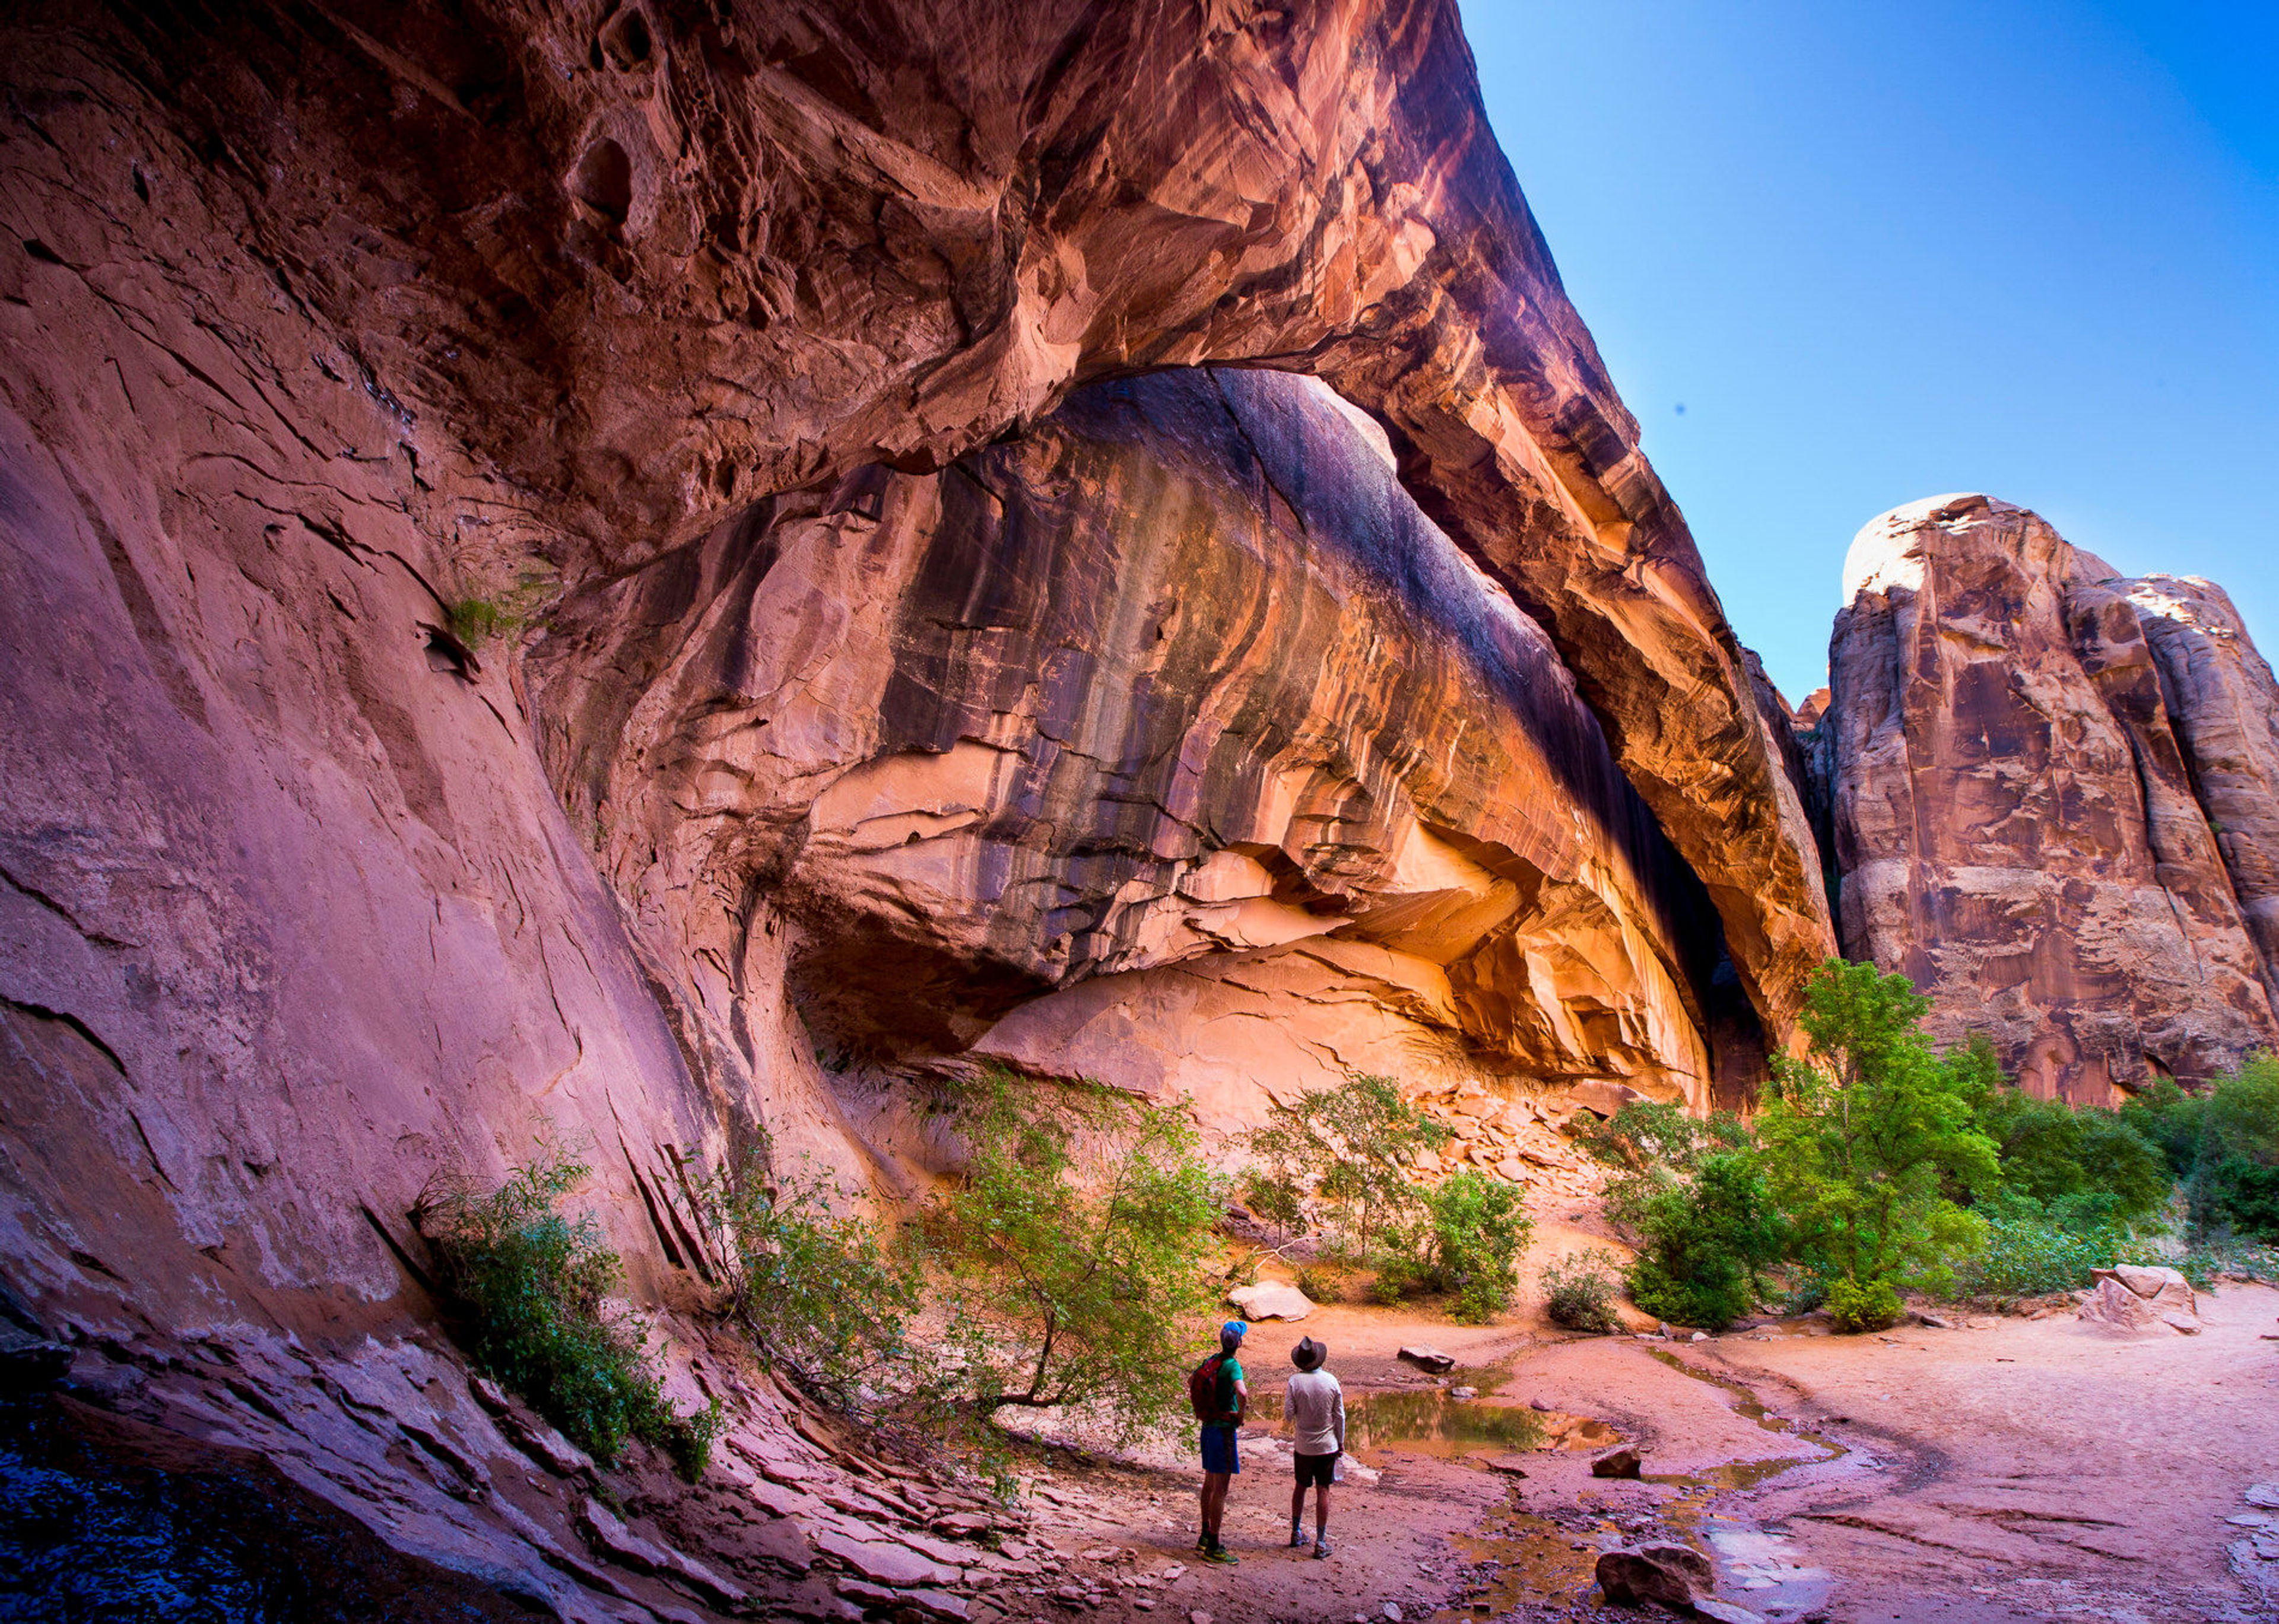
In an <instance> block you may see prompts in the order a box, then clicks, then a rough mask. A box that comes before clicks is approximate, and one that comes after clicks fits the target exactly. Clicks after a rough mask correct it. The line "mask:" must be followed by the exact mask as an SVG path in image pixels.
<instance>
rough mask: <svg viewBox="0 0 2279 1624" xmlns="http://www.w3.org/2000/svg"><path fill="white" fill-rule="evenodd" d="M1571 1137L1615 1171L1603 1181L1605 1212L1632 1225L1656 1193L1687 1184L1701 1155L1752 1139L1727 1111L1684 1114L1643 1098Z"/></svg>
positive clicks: (1697, 1168)
mask: <svg viewBox="0 0 2279 1624" xmlns="http://www.w3.org/2000/svg"><path fill="white" fill-rule="evenodd" d="M1576 1141H1577V1144H1579V1145H1582V1147H1583V1148H1584V1149H1585V1151H1587V1152H1588V1153H1590V1154H1591V1155H1592V1157H1593V1158H1595V1159H1596V1160H1597V1161H1600V1162H1601V1163H1602V1164H1604V1165H1605V1166H1606V1167H1607V1168H1608V1169H1609V1170H1610V1171H1611V1172H1612V1173H1613V1175H1614V1176H1613V1177H1612V1178H1611V1179H1609V1180H1608V1184H1607V1197H1606V1210H1607V1215H1608V1217H1610V1218H1612V1219H1613V1220H1614V1221H1615V1222H1616V1223H1620V1224H1627V1225H1629V1226H1630V1227H1631V1228H1632V1229H1636V1228H1638V1227H1639V1225H1640V1224H1641V1223H1643V1222H1644V1221H1645V1219H1646V1211H1647V1208H1648V1207H1649V1206H1650V1205H1651V1204H1652V1203H1653V1202H1654V1200H1655V1199H1656V1198H1657V1197H1661V1196H1664V1195H1669V1194H1672V1193H1682V1192H1683V1191H1685V1190H1687V1189H1689V1188H1690V1187H1691V1186H1692V1183H1693V1178H1694V1176H1695V1175H1696V1174H1697V1173H1698V1172H1699V1171H1700V1168H1701V1165H1702V1163H1703V1162H1704V1161H1707V1160H1708V1159H1709V1158H1710V1157H1712V1156H1715V1155H1716V1154H1718V1153H1721V1152H1725V1151H1733V1150H1739V1149H1743V1148H1745V1147H1746V1146H1747V1145H1750V1144H1751V1143H1752V1141H1751V1138H1750V1136H1749V1129H1748V1124H1746V1122H1742V1120H1741V1119H1740V1118H1739V1117H1738V1116H1736V1115H1733V1113H1731V1112H1730V1111H1717V1112H1714V1113H1712V1114H1711V1115H1708V1116H1706V1117H1700V1116H1688V1115H1686V1114H1685V1107H1684V1106H1682V1105H1679V1104H1677V1102H1675V1101H1668V1102H1658V1101H1653V1100H1644V1099H1633V1100H1631V1102H1630V1103H1629V1104H1627V1105H1625V1106H1623V1108H1622V1109H1621V1110H1619V1111H1617V1112H1615V1114H1614V1115H1613V1116H1612V1117H1611V1118H1609V1119H1608V1121H1606V1122H1600V1123H1598V1124H1596V1125H1594V1126H1592V1127H1588V1128H1585V1129H1584V1130H1582V1132H1580V1133H1579V1134H1577V1136H1576ZM1665 1207H1667V1204H1665Z"/></svg>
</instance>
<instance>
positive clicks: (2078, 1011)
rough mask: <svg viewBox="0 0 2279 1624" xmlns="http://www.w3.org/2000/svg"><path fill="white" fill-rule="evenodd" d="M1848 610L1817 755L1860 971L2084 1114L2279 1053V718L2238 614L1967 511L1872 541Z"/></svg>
mask: <svg viewBox="0 0 2279 1624" xmlns="http://www.w3.org/2000/svg"><path fill="white" fill-rule="evenodd" d="M1845 597H1846V599H1847V607H1846V608H1845V609H1844V610H1843V611H1842V613H1841V614H1840V615H1839V616H1838V620H1837V625H1836V632H1835V637H1834V640H1833V643H1832V645H1831V648H1830V685H1831V693H1830V698H1829V700H1828V701H1827V702H1826V708H1825V714H1824V716H1822V717H1821V718H1820V719H1819V720H1818V722H1817V724H1816V726H1815V729H1814V731H1813V732H1812V733H1811V734H1810V735H1809V736H1808V737H1807V747H1808V752H1809V755H1810V756H1811V759H1812V761H1813V763H1814V768H1813V770H1814V771H1815V773H1816V775H1817V776H1818V778H1819V780H1820V783H1821V785H1822V791H1821V799H1822V801H1824V804H1825V806H1826V808H1827V810H1826V816H1827V818H1828V820H1829V821H1828V828H1829V835H1830V839H1829V842H1828V844H1829V851H1830V867H1831V869H1832V871H1833V875H1834V888H1835V892H1836V896H1837V900H1838V917H1839V921H1840V928H1841V931H1842V935H1843V940H1844V945H1845V952H1846V954H1849V955H1851V956H1853V957H1859V958H1871V959H1873V960H1874V961H1876V963H1878V964H1881V965H1883V966H1884V968H1886V969H1899V970H1904V971H1906V972H1907V975H1908V976H1909V977H1912V978H1913V979H1914V980H1915V984H1916V985H1917V986H1919V987H1920V988H1922V991H1923V992H1926V993H1928V994H1930V997H1931V998H1932V1000H1933V1002H1934V1013H1933V1015H1932V1025H1933V1029H1934V1030H1935V1031H1937V1032H1938V1034H1939V1035H1941V1036H1942V1037H1944V1038H1948V1039H1960V1038H1963V1037H1966V1036H1968V1035H1970V1034H1973V1033H1982V1032H1983V1033H1984V1034H1985V1035H1986V1036H1988V1037H1989V1038H1991V1039H1992V1041H1993V1042H1994V1044H1995V1046H1996V1048H1997V1050H1998V1051H1999V1053H2000V1054H2001V1056H2002V1058H2003V1061H2004V1062H2005V1064H2006V1066H2007V1068H2008V1069H2010V1070H2011V1071H2012V1072H2013V1073H2014V1075H2016V1076H2019V1077H2020V1078H2021V1079H2022V1081H2023V1082H2024V1083H2025V1084H2027V1085H2028V1086H2029V1087H2030V1088H2033V1089H2035V1090H2036V1091H2037V1092H2043V1093H2045V1094H2057V1095H2060V1096H2062V1097H2064V1098H2067V1099H2073V1100H2075V1101H2076V1102H2079V1103H2087V1104H2099V1105H2102V1104H2107V1103H2110V1102H2111V1101H2112V1100H2113V1099H2114V1097H2115V1096H2114V1090H2115V1089H2116V1088H2133V1087H2137V1086H2140V1085H2142V1084H2145V1083H2146V1082H2148V1081H2150V1080H2151V1079H2152V1078H2153V1077H2155V1076H2175V1077H2178V1078H2181V1079H2184V1080H2186V1081H2199V1080H2204V1079H2206V1078H2207V1077H2208V1076H2213V1075H2214V1074H2215V1073H2217V1072H2220V1071H2222V1070H2225V1069H2229V1068H2230V1067H2232V1066H2235V1065H2237V1062H2238V1061H2239V1060H2240V1058H2241V1057H2242V1056H2243V1055H2244V1054H2245V1053H2248V1052H2249V1051H2251V1050H2252V1049H2254V1048H2257V1047H2261V1046H2269V1045H2271V1044H2272V1043H2274V1041H2275V1040H2279V1021H2275V1018H2274V1013H2273V1002H2272V989H2273V987H2274V985H2275V980H2274V977H2275V969H2279V960H2275V958H2274V956H2273V954H2272V952H2271V948H2272V908H2273V857H2274V854H2275V851H2279V846H2275V844H2274V839H2273V835H2274V828H2275V819H2279V799H2275V797H2274V794H2273V786H2274V782H2275V780H2274V767H2275V763H2279V692H2275V690H2274V688H2273V685H2272V678H2271V673H2270V670H2269V668H2268V667H2267V666H2266V665H2265V664H2264V663H2263V662H2262V660H2261V659H2260V656H2258V655H2257V654H2256V652H2255V649H2254V647H2253V645H2252V642H2250V641H2249V640H2248V639H2247V637H2246V634H2245V632H2244V628H2243V627H2242V626H2241V624H2240V623H2239V619H2238V616H2237V613H2236V612H2235V611H2234V610H2233V609H2232V608H2231V606H2230V603H2229V600H2227V599H2226V598H2225V597H2224V595H2223V594H2222V593H2221V590H2220V589H2218V588H2215V587H2214V586H2210V585H2209V584H2207V583H2206V582H2204V581H2179V580H2175V579H2173V578H2168V577H2152V578H2146V579H2145V580H2141V581H2137V580H2129V579H2124V578H2120V577H2119V576H2118V575H2117V573H2116V572H2115V571H2114V570H2113V569H2112V568H2111V567H2110V566H2108V565H2106V563H2103V562H2102V561H2101V560H2099V559H2098V558H2096V557H2094V556H2092V555H2089V554H2086V553H2083V552H2082V551H2080V550H2079V549H2077V548H2073V547H2071V546H2069V545H2068V543H2067V542H2066V541H2065V540H2063V539H2062V538H2061V537H2060V536H2059V535H2058V534H2057V532H2055V531H2053V530H2052V529H2051V528H2050V526H2049V525H2047V524H2046V523H2045V522H2044V521H2043V520H2042V519H2041V518H2039V517H2037V516H2036V515H2034V514H2032V513H2030V512H2028V511H2026V510H2024V509H2020V508H2015V507H2012V506H2010V505H2009V504H2007V503H2005V502H1996V501H1993V500H1991V499H1990V498H1988V497H1984V496H1976V495H1967V496H1943V497H1935V498H1932V499H1930V500H1929V501H1926V502H1916V503H1914V504H1912V505H1910V506H1908V507H1905V508H1900V509H1894V510H1893V511H1892V512H1891V513H1888V514H1885V515H1884V516H1883V517H1881V518H1878V519H1876V521H1874V522H1873V523H1872V524H1870V525H1868V526H1867V527H1866V528H1865V529H1863V530H1862V531H1861V532H1860V536H1859V539H1858V540H1856V541H1854V542H1853V547H1852V551H1851V554H1850V556H1849V557H1848V558H1847V559H1846V561H1845Z"/></svg>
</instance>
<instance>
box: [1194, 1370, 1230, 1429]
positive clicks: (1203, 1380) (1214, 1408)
mask: <svg viewBox="0 0 2279 1624" xmlns="http://www.w3.org/2000/svg"><path fill="white" fill-rule="evenodd" d="M1225 1362H1226V1355H1225V1354H1224V1353H1214V1354H1212V1355H1211V1356H1210V1357H1209V1359H1207V1360H1203V1362H1202V1363H1201V1364H1200V1365H1197V1366H1196V1367H1194V1368H1193V1370H1191V1371H1189V1372H1188V1373H1187V1408H1189V1409H1191V1410H1193V1412H1194V1413H1195V1419H1196V1420H1197V1421H1202V1422H1204V1423H1206V1424H1209V1423H1213V1422H1218V1421H1224V1420H1225V1419H1226V1417H1225V1415H1224V1414H1223V1413H1221V1412H1220V1410H1219V1407H1218V1367H1220V1366H1221V1365H1223V1364H1224V1363H1225Z"/></svg>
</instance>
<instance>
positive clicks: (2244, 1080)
mask: <svg viewBox="0 0 2279 1624" xmlns="http://www.w3.org/2000/svg"><path fill="white" fill-rule="evenodd" d="M2122 1116H2123V1117H2124V1118H2125V1119H2126V1120H2127V1121H2128V1122H2129V1124H2130V1125H2131V1126H2132V1127H2134V1128H2135V1129H2137V1130H2138V1131H2139V1132H2140V1133H2141V1134H2143V1135H2144V1137H2145V1138H2147V1139H2150V1140H2151V1141H2152V1143H2153V1144H2155V1145H2158V1146H2160V1149H2161V1151H2162V1152H2163V1153H2164V1154H2165V1156H2166V1158H2167V1161H2168V1165H2169V1167H2170V1168H2171V1169H2172V1170H2173V1171H2174V1172H2175V1175H2176V1176H2177V1177H2178V1179H2179V1180H2180V1181H2181V1182H2182V1183H2183V1188H2184V1193H2185V1197H2186V1202H2187V1211H2188V1213H2189V1215H2190V1227H2191V1234H2192V1238H2193V1239H2194V1241H2195V1242H2196V1243H2197V1244H2202V1245H2205V1244H2207V1243H2209V1242H2211V1241H2220V1240H2221V1239H2222V1238H2223V1237H2225V1236H2227V1235H2229V1234H2232V1233H2237V1234H2238V1235H2241V1236H2244V1237H2249V1238H2251V1239H2254V1240H2260V1241H2264V1242H2270V1243H2279V1056H2274V1055H2272V1054H2269V1053H2260V1054H2256V1055H2252V1056H2251V1057H2250V1058H2249V1059H2248V1060H2247V1061H2246V1062H2245V1063H2244V1065H2242V1066H2241V1067H2240V1069H2238V1070H2237V1072H2235V1073H2233V1074H2232V1075H2231V1076H2226V1077H2220V1078H2218V1079H2217V1080H2216V1081H2215V1083H2214V1085H2213V1086H2211V1087H2210V1088H2209V1089H2208V1090H2207V1092H2205V1093H2202V1094H2186V1093H2185V1092H2183V1090H2181V1089H2179V1088H2178V1087H2177V1086H2176V1085H2175V1084H2174V1083H2173V1082H2169V1081H2167V1080H2165V1079H2164V1080H2163V1081H2161V1082H2160V1083H2159V1084H2155V1085H2154V1086H2153V1087H2152V1088H2150V1089H2147V1090H2146V1091H2145V1092H2143V1093H2141V1094H2139V1095H2137V1098H2136V1099H2133V1100H2131V1101H2130V1102H2129V1104H2128V1105H2127V1106H2125V1107H2122Z"/></svg>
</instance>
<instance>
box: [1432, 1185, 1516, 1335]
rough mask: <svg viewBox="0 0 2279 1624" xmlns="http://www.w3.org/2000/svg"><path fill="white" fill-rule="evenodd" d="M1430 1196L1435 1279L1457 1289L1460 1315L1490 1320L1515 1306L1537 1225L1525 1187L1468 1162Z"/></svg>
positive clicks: (1441, 1287)
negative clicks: (1524, 1255) (1526, 1205)
mask: <svg viewBox="0 0 2279 1624" xmlns="http://www.w3.org/2000/svg"><path fill="white" fill-rule="evenodd" d="M1427 1200H1428V1207H1429V1210H1430V1214H1431V1242H1430V1245H1431V1264H1430V1267H1429V1268H1428V1270H1427V1271H1426V1273H1427V1275H1428V1278H1429V1283H1430V1285H1431V1288H1432V1289H1433V1290H1436V1291H1448V1292H1452V1293H1454V1297H1455V1302H1454V1306H1453V1310H1452V1311H1453V1312H1454V1314H1455V1317H1456V1318H1458V1319H1460V1320H1463V1321H1469V1322H1470V1323H1472V1324H1476V1325H1485V1324H1486V1323H1487V1322H1488V1321H1491V1320H1492V1319H1494V1318H1495V1317H1496V1315H1498V1314H1501V1313H1502V1312H1503V1311H1504V1310H1505V1309H1506V1308H1508V1307H1509V1306H1511V1294H1512V1290H1513V1287H1514V1286H1515V1284H1516V1283H1517V1275H1518V1268H1519V1254H1520V1253H1521V1252H1523V1251H1524V1250H1525V1249H1526V1246H1527V1237H1528V1232H1529V1230H1530V1229H1531V1228H1532V1227H1533V1226H1532V1224H1531V1222H1530V1220H1529V1219H1528V1217H1527V1214H1526V1213H1525V1211H1524V1210H1523V1205H1522V1203H1523V1197H1522V1195H1521V1192H1520V1191H1518V1190H1517V1189H1515V1187H1513V1186H1512V1185H1510V1184H1503V1183H1501V1182H1500V1181H1498V1180H1495V1179H1492V1178H1487V1177H1485V1176H1482V1175H1481V1174H1479V1173H1477V1172H1475V1171H1473V1170H1472V1169H1471V1168H1460V1169H1458V1170H1457V1171H1456V1172H1454V1173H1452V1174H1450V1175H1449V1176H1447V1177H1446V1178H1445V1179H1443V1180H1442V1181H1441V1183H1440V1185H1439V1188H1438V1189H1437V1190H1435V1191H1432V1193H1431V1196H1430V1197H1429V1198H1427Z"/></svg>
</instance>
